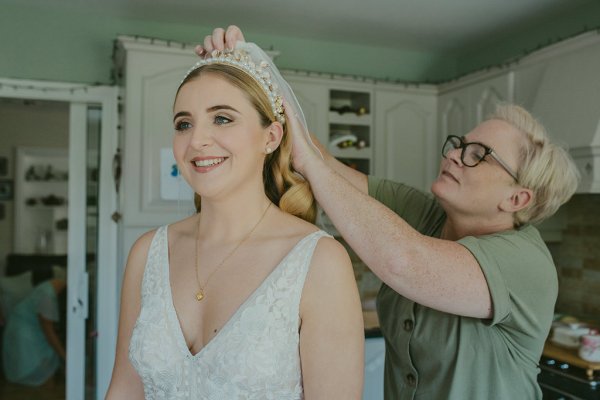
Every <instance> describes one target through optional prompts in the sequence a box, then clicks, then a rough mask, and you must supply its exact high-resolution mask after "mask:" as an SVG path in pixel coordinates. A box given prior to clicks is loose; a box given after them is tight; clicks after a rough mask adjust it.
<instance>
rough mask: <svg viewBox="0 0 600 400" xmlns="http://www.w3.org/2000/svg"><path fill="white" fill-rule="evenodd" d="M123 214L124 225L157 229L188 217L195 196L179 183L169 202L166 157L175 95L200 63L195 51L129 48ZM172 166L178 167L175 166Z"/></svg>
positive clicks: (168, 148)
mask: <svg viewBox="0 0 600 400" xmlns="http://www.w3.org/2000/svg"><path fill="white" fill-rule="evenodd" d="M125 47H126V49H127V53H126V63H125V68H126V70H125V76H126V92H125V111H126V115H125V152H124V166H125V168H124V176H123V179H124V182H123V183H124V185H123V187H124V188H127V189H126V191H124V193H123V198H124V199H123V200H124V211H125V212H124V213H123V217H124V220H125V224H126V225H137V226H156V225H162V224H166V223H169V222H172V221H175V220H177V219H181V218H182V217H184V216H186V215H188V214H189V213H190V212H191V210H192V206H191V204H192V198H191V196H192V194H191V193H192V192H191V189H190V188H189V186H188V185H187V183H186V182H185V181H184V180H183V179H180V182H177V183H176V185H179V186H178V188H176V189H175V190H174V191H173V192H178V193H177V195H178V198H177V199H171V198H165V196H164V190H163V191H161V184H164V182H161V179H162V180H163V181H164V180H165V177H163V176H162V175H164V172H165V171H164V170H165V168H164V166H163V167H162V168H161V164H165V155H168V154H171V153H170V149H171V147H172V144H171V142H172V137H173V126H172V119H173V116H172V110H173V101H174V99H175V92H176V90H177V87H178V86H179V83H180V82H181V79H182V78H183V76H184V74H185V72H186V71H187V69H189V67H190V66H191V65H193V63H194V62H195V61H197V58H196V57H195V56H194V55H193V54H192V51H191V50H188V51H186V52H183V51H181V52H175V51H173V49H166V50H165V49H162V51H161V49H157V48H156V47H151V51H149V50H148V49H146V48H144V46H143V45H140V44H137V43H126V44H125ZM172 164H174V161H173V162H172Z"/></svg>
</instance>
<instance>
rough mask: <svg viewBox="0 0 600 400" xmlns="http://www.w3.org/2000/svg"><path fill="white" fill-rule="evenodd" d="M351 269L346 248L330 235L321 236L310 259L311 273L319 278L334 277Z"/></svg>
mask: <svg viewBox="0 0 600 400" xmlns="http://www.w3.org/2000/svg"><path fill="white" fill-rule="evenodd" d="M348 271H352V263H351V261H350V256H349V255H348V251H346V248H345V247H344V246H343V245H342V244H341V243H340V242H338V241H337V240H335V239H334V238H332V237H328V236H325V237H322V238H320V239H319V241H318V242H317V246H316V247H315V251H314V253H313V257H312V261H311V274H313V275H315V274H317V275H319V276H320V278H326V277H335V276H339V275H340V274H347V273H348Z"/></svg>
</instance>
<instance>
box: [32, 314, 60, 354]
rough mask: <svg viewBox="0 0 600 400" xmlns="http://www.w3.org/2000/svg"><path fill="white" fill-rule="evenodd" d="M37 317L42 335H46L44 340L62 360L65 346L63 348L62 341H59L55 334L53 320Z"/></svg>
mask: <svg viewBox="0 0 600 400" xmlns="http://www.w3.org/2000/svg"><path fill="white" fill-rule="evenodd" d="M38 318H39V320H40V324H41V326H42V330H43V332H44V336H46V340H47V341H48V343H49V344H50V346H52V348H53V349H54V351H56V353H57V354H58V356H59V357H60V358H61V359H62V360H65V359H66V356H67V353H66V352H65V348H64V346H63V344H62V342H61V341H60V339H59V337H58V335H57V334H56V331H55V330H54V322H53V321H50V320H48V319H46V318H44V317H40V316H38Z"/></svg>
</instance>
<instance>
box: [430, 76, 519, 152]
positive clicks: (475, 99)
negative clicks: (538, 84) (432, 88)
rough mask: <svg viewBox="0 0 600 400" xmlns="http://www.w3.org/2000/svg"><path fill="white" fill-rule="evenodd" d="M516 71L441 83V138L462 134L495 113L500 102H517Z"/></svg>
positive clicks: (439, 114) (439, 108) (439, 117)
mask: <svg viewBox="0 0 600 400" xmlns="http://www.w3.org/2000/svg"><path fill="white" fill-rule="evenodd" d="M513 100H514V72H512V71H501V72H496V73H481V74H474V75H472V76H468V77H466V78H463V79H461V80H458V81H456V82H451V83H447V84H443V85H441V86H440V96H439V103H438V110H439V113H438V120H439V135H440V136H439V141H440V143H441V142H442V141H443V140H444V139H445V138H446V136H448V135H457V136H462V135H465V134H467V133H468V132H469V131H470V130H471V129H473V128H474V127H475V126H476V125H477V124H479V123H480V122H482V121H483V120H484V119H485V118H486V117H487V116H488V115H489V114H491V113H492V112H493V111H494V109H495V107H496V104H498V103H499V102H513Z"/></svg>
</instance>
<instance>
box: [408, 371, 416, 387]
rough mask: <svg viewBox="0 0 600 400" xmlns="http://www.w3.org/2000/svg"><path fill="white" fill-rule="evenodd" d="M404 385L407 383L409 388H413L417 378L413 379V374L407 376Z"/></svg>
mask: <svg viewBox="0 0 600 400" xmlns="http://www.w3.org/2000/svg"><path fill="white" fill-rule="evenodd" d="M406 383H408V385H409V386H415V384H416V383H417V378H415V376H414V375H413V374H408V375H406Z"/></svg>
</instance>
